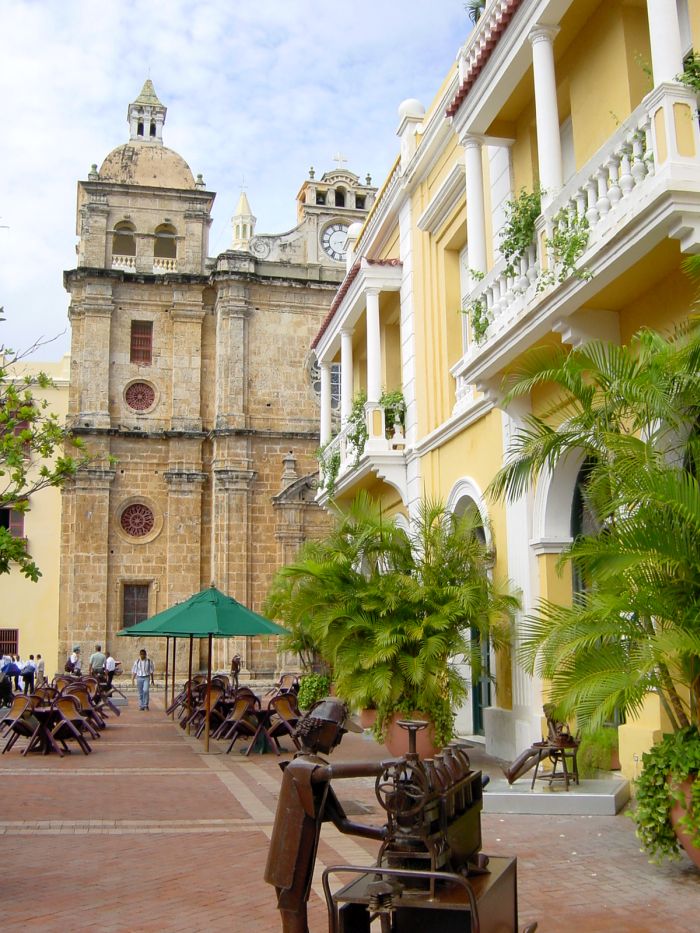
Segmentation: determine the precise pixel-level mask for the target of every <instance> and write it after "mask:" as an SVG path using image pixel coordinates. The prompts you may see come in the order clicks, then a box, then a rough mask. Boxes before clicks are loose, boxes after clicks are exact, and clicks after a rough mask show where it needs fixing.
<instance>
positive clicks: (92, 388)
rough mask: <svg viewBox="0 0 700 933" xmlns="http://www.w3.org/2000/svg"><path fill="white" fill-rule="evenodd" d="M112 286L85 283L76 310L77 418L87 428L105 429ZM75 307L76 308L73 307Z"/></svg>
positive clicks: (106, 424) (107, 411)
mask: <svg viewBox="0 0 700 933" xmlns="http://www.w3.org/2000/svg"><path fill="white" fill-rule="evenodd" d="M113 307H114V302H113V300H112V286H111V284H110V283H109V282H104V281H102V280H90V281H88V282H86V284H85V291H84V293H83V297H82V302H81V307H80V313H82V317H83V322H82V328H81V331H82V341H81V345H80V346H79V347H74V351H73V352H74V353H75V356H76V357H77V359H78V361H79V362H78V366H79V372H78V373H76V377H77V383H78V400H77V401H78V419H79V423H80V424H82V425H85V426H88V427H91V428H109V427H110V415H109V373H110V370H109V366H108V365H107V361H108V360H109V354H110V344H111V329H112V310H113ZM75 310H77V309H75Z"/></svg>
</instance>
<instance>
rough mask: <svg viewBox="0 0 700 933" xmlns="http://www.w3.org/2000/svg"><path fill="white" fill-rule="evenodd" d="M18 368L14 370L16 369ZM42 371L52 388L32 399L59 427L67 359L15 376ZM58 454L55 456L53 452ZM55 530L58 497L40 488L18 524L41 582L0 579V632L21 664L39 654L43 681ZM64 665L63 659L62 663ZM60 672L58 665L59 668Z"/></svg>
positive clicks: (49, 651) (50, 637) (54, 659)
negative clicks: (14, 632) (15, 644)
mask: <svg viewBox="0 0 700 933" xmlns="http://www.w3.org/2000/svg"><path fill="white" fill-rule="evenodd" d="M18 369H19V367H18ZM39 371H43V372H45V373H47V375H49V376H50V377H51V378H52V379H53V380H54V383H55V387H54V388H48V389H34V390H33V394H34V396H35V398H37V399H40V398H45V399H46V400H47V401H48V403H49V408H48V411H50V412H53V413H54V414H56V415H58V418H59V421H60V422H61V423H63V420H64V419H65V416H66V414H67V412H68V379H69V376H70V360H69V357H67V356H66V357H64V358H63V359H62V360H61V361H60V362H59V363H31V362H30V363H23V364H22V366H21V373H23V374H29V373H31V372H34V373H36V372H39ZM59 452H61V451H57V453H59ZM60 528H61V493H60V492H59V491H58V490H57V489H51V488H49V489H42V490H41V491H40V492H38V493H36V494H35V495H34V496H32V498H31V502H30V510H29V512H27V513H26V515H25V519H24V531H25V534H26V536H27V542H28V548H29V553H30V554H31V556H32V558H33V559H34V561H35V562H36V564H37V566H38V567H39V570H40V571H41V574H42V575H41V577H40V578H39V580H38V582H37V583H33V582H32V581H31V580H27V579H26V577H23V576H22V575H21V574H20V573H19V571H18V570H17V569H14V570H12V571H11V572H10V573H9V574H6V575H3V576H1V577H0V603H1V605H2V607H3V612H2V616H0V628H16V629H19V651H20V654H21V656H22V659H23V660H24V659H26V658H28V657H29V655H30V654H33V655H34V656H35V657H36V655H37V654H41V655H42V657H43V658H44V659H45V661H46V676H47V677H48V678H49V679H51V677H53V675H54V673H55V672H56V671H57V670H58V667H59V658H58V580H59V577H58V572H59V547H60ZM63 660H65V659H63ZM60 666H61V667H62V664H61V665H60Z"/></svg>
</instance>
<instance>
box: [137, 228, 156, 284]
mask: <svg viewBox="0 0 700 933" xmlns="http://www.w3.org/2000/svg"><path fill="white" fill-rule="evenodd" d="M134 240H135V243H136V271H137V272H142V273H143V274H144V275H153V252H154V249H155V242H156V241H155V237H154V236H153V235H152V234H150V233H138V232H136V233H135V234H134Z"/></svg>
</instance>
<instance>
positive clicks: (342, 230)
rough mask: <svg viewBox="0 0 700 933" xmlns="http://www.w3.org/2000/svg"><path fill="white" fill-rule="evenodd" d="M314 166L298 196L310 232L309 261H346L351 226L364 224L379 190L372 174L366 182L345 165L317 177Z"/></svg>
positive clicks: (302, 219)
mask: <svg viewBox="0 0 700 933" xmlns="http://www.w3.org/2000/svg"><path fill="white" fill-rule="evenodd" d="M315 176H316V173H315V172H314V170H313V168H311V169H309V177H308V178H307V179H306V181H305V182H304V183H303V185H302V186H301V188H300V190H299V194H298V195H297V216H298V219H299V225H300V227H302V226H303V227H304V229H305V231H306V234H307V249H308V262H318V263H321V264H323V265H327V264H331V265H337V266H338V267H339V268H340V267H341V266H342V265H343V264H344V263H345V254H346V248H345V240H346V237H347V232H348V227H349V226H350V224H352V223H356V222H357V221H359V222H360V223H362V222H363V221H364V219H365V217H366V216H367V212H368V211H369V209H370V208H371V207H372V204H373V203H374V197H375V195H376V191H377V189H376V188H374V187H372V179H371V178H370V176H369V175H368V176H367V177H366V179H365V183H364V184H363V183H362V182H361V181H360V179H359V177H358V176H357V175H355V174H354V173H353V172H349V171H348V170H347V169H344V168H337V169H334V170H333V171H331V172H325V173H324V174H323V175H322V176H321V178H320V179H317V178H316V177H315Z"/></svg>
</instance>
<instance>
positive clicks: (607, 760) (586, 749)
mask: <svg viewBox="0 0 700 933" xmlns="http://www.w3.org/2000/svg"><path fill="white" fill-rule="evenodd" d="M617 747H618V744H617V729H613V728H610V727H608V726H604V727H603V728H602V729H596V730H594V731H593V732H587V733H586V734H585V735H584V736H583V737H582V738H581V744H580V745H579V747H578V753H577V760H578V771H579V775H580V777H582V778H589V777H595V776H596V774H597V772H598V771H610V770H611V767H612V763H613V754H615V753H616V752H617Z"/></svg>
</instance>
